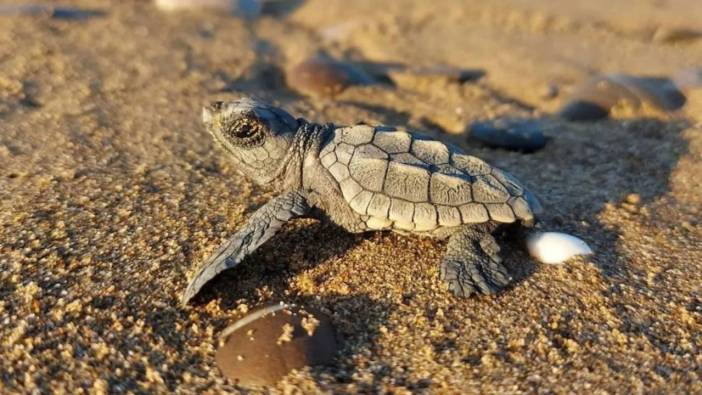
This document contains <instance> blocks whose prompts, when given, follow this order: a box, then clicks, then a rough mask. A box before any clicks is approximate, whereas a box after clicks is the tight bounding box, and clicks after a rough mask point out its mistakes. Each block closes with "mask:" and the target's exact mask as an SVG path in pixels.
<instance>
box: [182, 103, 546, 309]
mask: <svg viewBox="0 0 702 395" xmlns="http://www.w3.org/2000/svg"><path fill="white" fill-rule="evenodd" d="M202 117H203V122H204V123H205V126H206V128H207V130H208V131H209V132H210V133H211V134H212V136H213V137H214V139H215V141H217V143H219V145H221V146H222V147H223V148H224V149H225V150H226V151H227V152H229V154H230V155H231V157H232V159H233V160H234V161H235V162H236V165H237V170H238V171H240V172H241V173H242V174H243V175H245V176H246V177H248V178H249V179H251V180H253V181H254V182H256V183H258V184H261V185H269V186H273V187H274V188H275V189H276V190H277V191H278V192H279V195H278V196H277V197H275V198H273V199H271V200H270V201H269V202H268V203H266V204H265V205H263V206H262V207H261V208H259V209H258V210H257V211H256V212H255V213H254V214H253V215H252V216H251V217H250V218H249V220H248V221H247V223H246V225H245V226H243V227H242V229H240V230H239V231H238V232H236V233H235V234H234V236H232V238H231V239H230V240H229V241H227V242H226V243H225V244H224V245H223V246H222V247H221V248H220V249H219V250H218V251H217V252H216V253H215V254H213V255H212V256H211V257H210V258H208V259H207V260H206V261H204V262H203V263H202V265H201V266H200V267H199V269H198V271H197V273H196V275H195V276H194V277H193V279H192V280H191V281H190V283H189V285H188V287H187V289H186V291H185V294H184V295H183V302H184V303H187V302H188V301H190V300H191V299H192V298H193V297H194V296H195V295H196V294H197V293H198V292H199V291H200V289H201V288H202V286H203V285H204V284H205V283H207V282H208V281H209V280H211V279H212V278H213V277H215V276H216V275H217V274H218V273H220V272H222V271H223V270H225V269H229V268H232V267H234V266H236V265H237V264H239V263H240V262H241V261H242V260H243V259H244V257H246V256H247V255H248V254H250V253H251V252H252V251H254V250H255V249H256V248H258V247H259V246H260V245H261V244H263V243H264V242H266V241H267V240H268V239H269V238H271V237H272V236H273V235H274V234H275V233H276V232H277V231H278V230H279V229H280V228H281V227H282V225H283V224H284V223H285V222H287V221H289V220H291V219H293V218H299V217H314V218H318V219H321V220H329V221H332V222H334V223H335V224H337V225H339V226H340V227H342V228H343V229H346V230H347V231H349V232H353V233H360V232H367V231H377V230H391V231H395V232H399V233H415V234H421V235H426V236H430V237H434V238H439V239H445V238H448V239H449V240H448V243H447V246H446V253H445V255H444V258H443V260H442V263H441V271H440V273H441V278H442V279H443V280H444V281H446V283H447V284H448V288H449V289H450V290H451V291H452V292H453V293H454V294H456V295H458V296H461V297H467V296H470V295H473V294H478V293H482V294H491V293H495V292H497V291H498V290H500V289H501V288H503V287H504V286H506V285H507V284H508V283H509V282H510V280H511V278H510V276H509V274H508V273H507V270H506V269H505V267H504V266H503V265H502V263H501V259H500V257H499V250H500V248H499V246H498V244H497V242H496V241H495V239H494V238H493V236H492V235H491V233H492V232H493V231H495V230H496V229H497V228H498V227H500V226H501V225H504V224H511V223H518V224H521V225H525V226H531V225H533V224H534V222H535V219H536V218H535V215H536V214H538V212H539V211H540V205H539V203H538V201H537V199H536V198H535V197H534V195H533V194H532V193H531V192H529V191H528V190H527V189H526V188H525V187H524V186H522V184H521V183H520V182H519V181H517V180H516V179H515V178H514V177H513V176H511V175H510V174H509V173H507V172H505V171H503V170H500V169H498V168H496V167H493V166H490V165H489V164H487V163H485V162H484V161H482V160H480V159H478V158H476V157H473V156H469V155H466V154H464V153H463V152H462V151H461V150H460V149H459V148H457V147H453V146H449V145H446V144H444V143H442V142H439V141H437V140H432V139H429V138H426V137H423V136H420V135H418V134H414V133H410V132H408V131H405V130H401V129H395V128H391V127H385V126H383V127H373V126H368V125H363V124H361V125H356V126H346V127H335V126H334V125H332V124H326V125H318V124H313V123H309V122H307V121H305V120H304V119H295V118H293V117H292V116H291V115H290V114H288V113H287V112H285V111H283V110H282V109H280V108H277V107H273V106H270V105H267V104H265V103H262V102H259V101H256V100H252V99H241V100H237V101H232V102H228V103H223V102H216V103H213V104H211V105H210V106H207V107H205V108H204V109H203V115H202Z"/></svg>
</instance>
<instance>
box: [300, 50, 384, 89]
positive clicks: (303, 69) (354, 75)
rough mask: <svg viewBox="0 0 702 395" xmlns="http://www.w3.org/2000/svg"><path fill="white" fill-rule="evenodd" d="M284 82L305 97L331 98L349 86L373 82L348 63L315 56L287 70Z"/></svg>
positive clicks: (368, 76)
mask: <svg viewBox="0 0 702 395" xmlns="http://www.w3.org/2000/svg"><path fill="white" fill-rule="evenodd" d="M286 82H287V84H288V85H289V86H290V87H291V88H293V89H295V90H296V91H298V92H300V93H302V94H305V95H309V96H315V97H333V96H336V95H338V94H339V93H341V92H343V91H344V89H346V88H348V87H349V86H351V85H367V84H372V83H373V82H375V81H374V79H373V78H372V77H371V76H370V75H368V74H367V73H366V72H365V71H363V70H362V69H360V68H359V67H356V66H354V65H352V64H350V63H345V62H341V61H337V60H334V59H331V58H329V57H327V56H323V55H316V56H314V57H311V58H309V59H307V60H304V61H302V62H300V63H299V64H297V65H296V66H295V67H293V68H292V69H289V70H287V73H286Z"/></svg>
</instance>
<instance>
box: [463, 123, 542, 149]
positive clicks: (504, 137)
mask: <svg viewBox="0 0 702 395" xmlns="http://www.w3.org/2000/svg"><path fill="white" fill-rule="evenodd" d="M470 136H471V137H472V138H473V139H475V140H478V141H480V142H481V143H483V144H485V145H487V146H489V147H494V148H504V149H508V150H514V151H524V152H533V151H537V150H539V149H541V148H543V147H544V146H545V145H546V138H545V137H544V134H543V132H542V130H541V125H540V124H539V123H538V122H537V121H534V120H530V119H501V120H496V121H487V122H475V123H473V124H472V125H471V126H470Z"/></svg>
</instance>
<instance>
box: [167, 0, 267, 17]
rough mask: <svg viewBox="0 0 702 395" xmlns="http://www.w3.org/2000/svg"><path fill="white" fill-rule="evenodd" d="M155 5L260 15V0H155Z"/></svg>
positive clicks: (176, 8)
mask: <svg viewBox="0 0 702 395" xmlns="http://www.w3.org/2000/svg"><path fill="white" fill-rule="evenodd" d="M155 2H156V7H158V8H160V9H161V10H164V11H183V10H192V9H211V10H216V11H224V12H227V13H230V14H232V15H237V16H242V17H244V18H256V17H258V16H259V15H261V10H262V9H263V4H262V2H261V0H155Z"/></svg>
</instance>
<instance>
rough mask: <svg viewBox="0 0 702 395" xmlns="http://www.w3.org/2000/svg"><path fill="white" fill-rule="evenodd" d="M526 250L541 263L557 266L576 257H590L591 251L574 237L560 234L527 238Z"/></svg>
mask: <svg viewBox="0 0 702 395" xmlns="http://www.w3.org/2000/svg"><path fill="white" fill-rule="evenodd" d="M527 249H528V250H529V254H531V256H532V257H534V258H535V259H537V260H538V261H539V262H542V263H549V264H558V263H563V262H565V261H567V260H568V259H570V258H572V257H574V256H577V255H591V254H592V249H591V248H590V247H589V246H588V245H587V244H586V243H585V242H584V241H582V240H580V239H579V238H577V237H575V236H571V235H569V234H566V233H560V232H538V233H532V234H530V235H529V237H527Z"/></svg>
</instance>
